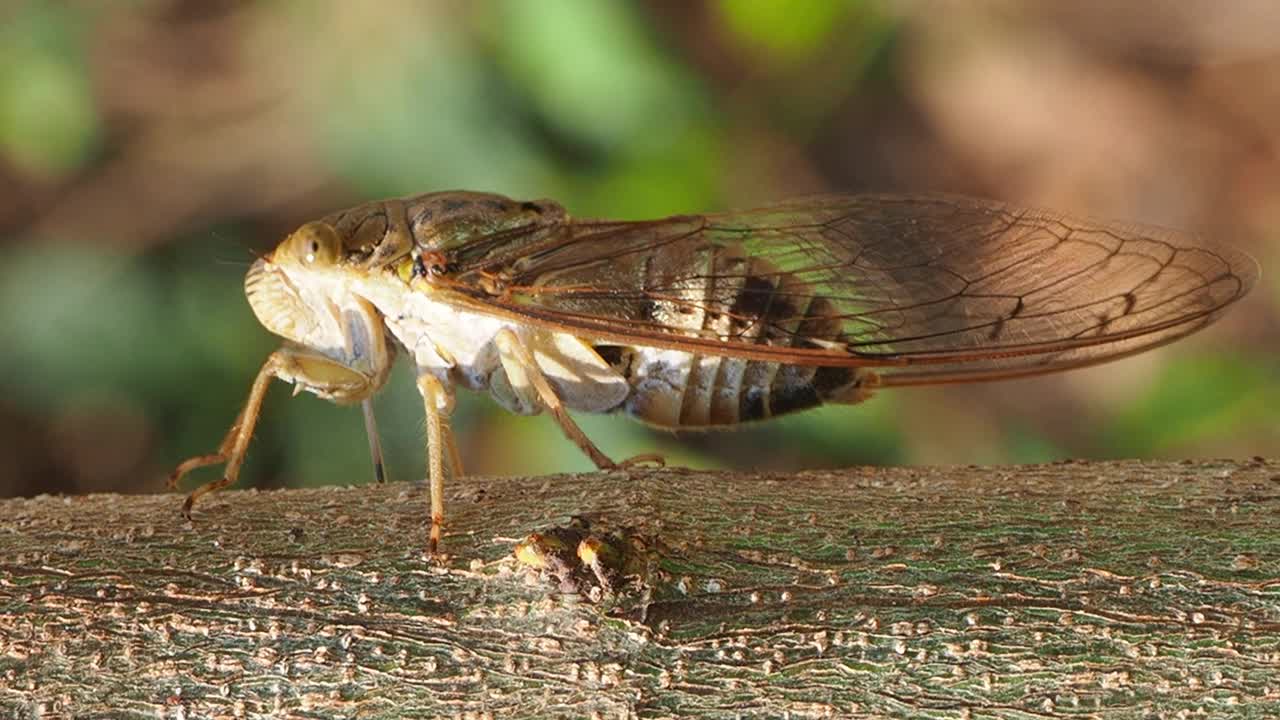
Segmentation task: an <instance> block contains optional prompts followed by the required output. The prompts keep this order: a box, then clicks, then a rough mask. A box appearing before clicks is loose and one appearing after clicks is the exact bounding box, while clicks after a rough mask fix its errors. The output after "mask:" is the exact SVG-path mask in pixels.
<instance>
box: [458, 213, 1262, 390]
mask: <svg viewBox="0 0 1280 720" xmlns="http://www.w3.org/2000/svg"><path fill="white" fill-rule="evenodd" d="M539 232H540V233H541V235H540V237H539V239H538V241H537V242H534V243H527V242H526V243H525V244H524V247H523V248H522V250H523V252H524V254H523V255H520V256H519V257H518V259H515V260H513V259H512V258H513V257H515V254H514V253H512V252H507V251H505V249H504V247H503V245H502V244H501V243H494V242H493V240H492V238H486V239H478V240H476V241H475V242H484V243H486V245H485V248H484V252H471V253H468V252H466V248H467V245H468V244H469V243H466V242H464V243H463V244H462V245H461V246H460V247H459V248H458V250H457V251H456V253H455V254H456V255H457V256H458V257H465V258H467V262H465V263H461V264H459V265H458V266H457V267H456V272H455V273H454V274H453V276H452V277H451V278H449V279H448V281H447V284H442V286H441V288H442V289H446V288H447V289H448V290H449V292H445V293H442V296H444V297H452V298H453V300H454V301H455V302H458V303H460V304H465V305H467V306H468V307H469V308H471V309H473V310H478V311H481V312H486V313H490V314H495V315H500V316H504V317H508V318H512V319H515V320H518V321H520V322H523V323H527V324H531V325H534V326H540V327H544V328H549V329H552V330H556V331H559V332H565V333H570V334H574V335H578V336H581V337H584V338H590V339H593V340H600V341H611V342H617V343H626V344H633V345H647V346H655V347H664V348H671V349H677V350H685V351H688V352H692V353H700V354H714V355H724V356H733V357H742V358H749V359H756V360H766V361H775V362H779V363H785V364H797V365H819V366H867V367H880V368H883V370H881V371H880V374H882V375H883V376H884V377H885V380H886V384H918V383H925V382H962V381H968V380H981V379H995V378H1001V377H1016V376H1021V375H1028V374H1037V373H1042V372H1051V371H1055V370H1059V369H1066V368H1071V367H1079V366H1084V365H1091V364H1095V363H1099V362H1103V361H1106V360H1111V359H1115V358H1118V357H1123V356H1126V355H1130V354H1133V353H1136V352H1139V351H1141V350H1144V349H1147V348H1149V347H1154V346H1156V345H1160V344H1164V343H1167V342H1169V341H1171V340H1174V339H1176V338H1178V337H1181V336H1183V335H1186V334H1188V333H1190V332H1193V331H1195V330H1197V329H1199V328H1201V327H1203V326H1205V325H1207V324H1208V323H1210V322H1212V321H1213V320H1214V319H1216V317H1217V316H1218V315H1219V314H1220V313H1221V312H1222V311H1223V310H1224V309H1225V308H1226V307H1227V306H1228V305H1230V304H1231V303H1233V302H1235V301H1236V300H1238V299H1239V298H1241V297H1243V296H1244V295H1245V294H1246V293H1247V292H1248V290H1249V289H1250V287H1251V286H1252V285H1253V284H1254V282H1255V281H1256V280H1257V277H1258V273H1259V271H1258V266H1257V263H1256V262H1255V261H1254V260H1253V259H1252V258H1250V257H1249V256H1248V255H1245V254H1244V253H1241V252H1239V251H1236V250H1233V249H1230V248H1227V247H1223V246H1218V245H1210V244H1206V243H1203V242H1201V241H1199V240H1198V239H1197V238H1196V237H1194V236H1192V235H1188V234H1183V233H1179V232H1176V231H1172V230H1166V229H1161V228H1154V227H1145V226H1138V225H1124V224H1116V223H1103V222H1096V221H1090V220H1081V219H1076V218H1071V217H1067V216H1063V215H1060V214H1055V213H1051V212H1045V211H1040V210H1031V209H1026V208H1020V207H1015V206H1012V205H1006V204H1003V203H998V202H992V201H985V200H977V199H972V198H964V197H954V196H947V195H854V196H838V195H837V196H820V197H814V198H808V199H801V200H796V201H791V202H788V203H784V204H780V205H776V206H772V207H767V208H762V209H758V210H751V211H745V212H731V213H724V214H719V215H688V216H675V217H671V218H667V219H665V220H653V221H642V222H613V221H581V220H578V221H565V222H564V224H562V225H561V226H560V227H558V228H555V229H551V230H548V229H546V228H543V229H541V230H539ZM481 274H483V275H484V276H485V278H487V279H488V282H490V284H488V285H485V286H484V287H482V286H481V284H480V283H479V282H478V281H476V278H478V277H480V275H481ZM497 276H500V277H502V278H504V282H505V284H504V286H503V287H502V288H501V291H500V292H494V289H493V286H492V284H491V280H492V278H493V277H497ZM895 377H899V378H900V380H895Z"/></svg>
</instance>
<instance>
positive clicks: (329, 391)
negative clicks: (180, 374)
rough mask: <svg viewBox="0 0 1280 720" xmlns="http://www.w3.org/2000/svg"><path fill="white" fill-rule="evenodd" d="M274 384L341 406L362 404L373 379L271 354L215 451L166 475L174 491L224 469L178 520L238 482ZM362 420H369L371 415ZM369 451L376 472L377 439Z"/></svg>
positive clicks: (325, 363)
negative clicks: (189, 477)
mask: <svg viewBox="0 0 1280 720" xmlns="http://www.w3.org/2000/svg"><path fill="white" fill-rule="evenodd" d="M273 378H279V379H281V380H284V381H285V382H293V383H295V385H296V386H297V387H298V388H299V389H304V388H305V389H307V390H309V391H311V392H314V393H316V394H317V395H320V396H321V397H328V398H333V399H337V400H339V401H345V402H355V401H361V400H366V399H368V398H369V396H371V395H372V394H373V392H374V391H375V390H376V389H377V384H376V379H375V377H374V376H373V375H371V374H369V373H367V372H364V371H361V370H359V369H356V368H353V367H350V366H347V365H344V364H342V363H340V362H338V361H336V360H333V359H332V358H329V357H325V356H323V355H319V354H317V353H314V352H312V351H309V350H305V349H302V348H298V347H293V346H289V347H284V348H281V349H279V350H277V351H275V352H273V353H271V355H270V356H268V357H267V361H266V362H265V363H263V365H262V369H261V370H259V371H258V376H257V377H256V378H254V381H253V386H252V387H251V388H250V390H249V399H248V400H247V401H246V402H245V404H244V409H243V410H241V411H240V414H239V415H238V416H237V417H236V421H235V422H234V423H232V425H231V429H230V430H228V431H227V435H226V437H225V438H223V440H222V444H221V445H219V446H218V450H217V451H216V452H213V453H209V454H208V455H197V456H195V457H192V458H189V459H187V460H185V461H183V462H182V463H180V464H179V465H178V466H177V467H176V468H174V469H173V472H171V473H169V479H168V484H169V488H170V489H174V490H176V489H177V487H178V482H179V481H180V480H181V479H182V478H183V476H185V475H186V474H187V473H189V472H191V471H192V470H196V469H198V468H202V467H206V466H209V465H218V464H224V465H225V467H224V469H223V472H222V477H221V478H218V479H217V480H212V481H210V482H207V483H205V484H204V485H201V486H200V487H198V488H196V489H195V490H193V491H192V492H191V494H189V495H187V499H186V502H184V503H183V504H182V515H183V517H186V518H188V519H190V518H191V508H192V507H193V506H194V505H195V502H196V500H198V499H200V497H202V496H204V495H207V494H209V493H211V492H215V491H217V490H221V489H222V488H224V487H227V486H228V485H231V484H233V483H234V482H235V481H236V478H238V477H239V475H240V466H241V465H242V464H243V463H244V456H245V453H246V452H247V451H248V449H249V441H250V440H251V439H252V438H253V429H254V426H255V425H257V423H258V415H259V414H260V413H261V411H262V400H263V398H264V397H266V394H267V386H268V385H270V383H271V380H272V379H273ZM367 417H371V413H370V415H369V416H367ZM375 432H376V429H375ZM371 447H372V448H374V449H373V452H374V453H375V460H374V462H375V465H377V466H378V467H380V466H381V457H380V455H381V453H380V450H381V447H380V445H379V444H378V443H377V441H376V439H375V440H371Z"/></svg>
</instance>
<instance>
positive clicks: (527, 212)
mask: <svg viewBox="0 0 1280 720" xmlns="http://www.w3.org/2000/svg"><path fill="white" fill-rule="evenodd" d="M564 214H565V213H564V209H563V208H562V207H561V206H560V205H558V204H556V203H554V202H551V201H548V200H539V201H518V200H512V199H511V198H508V197H505V196H502V195H496V194H493V193H478V192H465V191H449V192H436V193H426V194H423V195H414V196H411V197H404V198H394V199H391V200H380V201H377V202H370V203H365V204H364V205H359V206H357V207H354V208H351V209H349V210H344V211H342V212H338V213H334V214H332V215H329V216H327V217H325V218H323V220H322V221H323V222H326V223H328V224H330V225H332V226H333V228H334V229H335V230H336V231H337V232H338V234H339V236H341V237H342V238H343V246H344V249H345V250H346V253H347V259H348V262H351V263H353V264H358V265H361V266H363V267H366V268H378V267H385V266H394V265H397V264H398V263H401V262H402V261H404V260H405V259H406V258H410V257H411V256H416V255H418V254H420V253H422V252H441V251H444V252H446V253H447V252H448V251H449V250H451V249H453V248H454V247H455V246H457V245H458V244H459V243H461V242H463V241H474V240H475V239H476V238H484V237H495V238H500V237H502V234H503V231H504V230H509V229H513V228H519V227H523V226H527V225H529V224H530V223H535V222H555V221H558V220H559V219H560V218H563V217H564ZM468 245H469V246H474V245H476V243H474V242H468Z"/></svg>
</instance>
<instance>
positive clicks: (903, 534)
mask: <svg viewBox="0 0 1280 720" xmlns="http://www.w3.org/2000/svg"><path fill="white" fill-rule="evenodd" d="M448 493H449V497H448V503H447V508H448V512H449V523H450V524H449V527H448V528H447V529H448V531H449V532H448V534H447V535H446V538H445V549H446V550H447V551H448V552H449V553H451V556H450V557H449V558H447V559H446V560H445V561H444V562H443V563H432V562H428V561H426V560H425V559H424V558H423V556H422V548H423V547H424V545H425V541H426V532H427V526H428V524H429V519H428V513H427V509H426V499H425V497H424V494H423V491H422V489H421V488H420V487H416V486H408V485H394V484H393V485H385V486H365V487H357V488H348V489H331V488H326V489H314V490H289V491H276V492H252V491H250V492H225V493H221V494H218V495H215V496H213V497H211V498H208V500H207V501H205V502H202V503H201V504H200V505H198V506H197V507H196V512H195V520H194V522H191V523H187V522H184V521H182V520H181V519H180V518H179V516H178V508H179V506H180V504H181V498H179V497H177V496H173V495H161V496H132V497H123V496H116V495H109V496H89V497H75V498H60V497H40V498H35V499H29V500H8V501H4V502H3V503H0V521H2V527H0V708H2V709H4V710H5V711H6V716H7V715H8V714H10V713H11V714H14V715H18V716H23V715H35V714H37V713H40V712H43V713H45V714H58V713H62V714H71V715H77V716H79V715H93V714H101V713H118V714H120V715H123V716H129V715H131V714H132V715H136V716H139V717H141V716H147V717H155V716H156V715H157V713H159V714H161V715H165V714H171V715H178V714H180V713H185V714H186V715H187V716H193V715H195V716H236V715H253V714H258V713H273V712H274V713H281V714H285V713H287V714H302V715H306V714H308V713H310V714H312V715H315V716H333V715H346V716H356V715H359V716H361V717H366V716H381V715H386V716H389V717H390V716H394V717H404V716H421V717H428V716H437V715H457V716H462V715H463V714H465V713H468V712H471V713H476V715H475V716H476V717H481V716H485V717H487V716H493V717H506V716H510V715H513V714H521V715H539V716H557V715H572V716H589V715H591V714H592V713H597V714H598V715H600V716H603V717H628V716H633V715H635V716H645V717H649V716H680V717H691V716H693V717H699V716H706V717H711V716H729V715H733V714H735V713H738V714H747V715H753V714H754V715H768V716H778V715H782V714H784V713H787V712H790V713H791V714H792V715H793V716H801V717H810V716H815V717H828V716H830V717H836V716H847V715H856V714H865V715H890V716H919V715H928V716H931V717H1010V718H1013V717H1019V718H1021V717H1054V716H1058V715H1063V716H1068V715H1092V714H1101V713H1105V712H1107V711H1123V712H1122V714H1124V715H1126V716H1146V715H1148V714H1151V715H1161V716H1164V715H1174V714H1176V713H1177V712H1178V711H1182V710H1186V711H1196V710H1198V709H1201V708H1204V709H1205V710H1207V711H1209V712H1210V713H1211V714H1212V713H1213V712H1220V713H1222V714H1233V715H1234V714H1240V713H1244V714H1249V712H1250V711H1252V713H1253V714H1255V715H1258V716H1261V715H1267V714H1271V713H1275V712H1278V711H1280V680H1278V679H1277V678H1280V641H1278V640H1277V638H1278V637H1280V463H1277V462H1274V461H1271V462H1267V461H1262V460H1254V461H1246V462H1239V463H1238V462H1225V461H1223V462H1208V463H1148V462H1124V463H1105V464H1093V463H1068V464H1056V465H1046V466H1032V467H1018V468H896V469H881V468H859V469H853V470H842V471H831V472H819V473H804V474H799V475H742V474H728V473H702V472H688V471H676V470H665V471H650V470H645V471H631V472H620V473H612V474H591V475H579V476H560V477H552V478H464V479H461V480H457V481H454V482H453V483H452V484H451V486H450V487H449V489H448ZM573 516H580V517H584V518H587V519H588V520H589V521H591V523H592V530H593V531H594V532H595V534H596V535H597V536H599V537H602V538H604V539H605V542H606V546H607V547H615V548H622V549H625V551H626V553H627V554H628V556H629V557H630V563H629V565H628V567H629V568H630V570H631V571H634V572H636V573H637V574H638V577H633V578H631V579H630V580H629V581H626V580H624V579H623V578H614V579H613V580H612V581H611V582H610V583H608V585H609V587H610V589H612V590H613V591H614V592H612V593H602V592H601V590H602V586H598V585H599V584H598V582H597V581H595V580H593V579H592V578H593V577H594V576H593V575H591V574H588V573H585V572H583V571H581V569H572V568H570V569H568V570H566V569H564V568H563V567H561V569H560V570H559V571H558V572H553V573H543V574H542V575H539V574H538V573H536V572H534V571H532V570H530V569H528V568H527V567H523V566H521V565H520V564H519V563H517V562H516V561H515V560H514V559H513V557H512V549H513V545H514V543H515V541H517V540H519V539H521V538H524V537H525V536H526V535H527V534H528V533H530V532H533V531H546V530H548V529H553V528H555V527H557V526H565V525H568V524H570V518H571V517H573ZM609 531H619V532H624V533H625V537H623V538H622V539H619V536H618V535H609V534H608V532H609ZM561 537H564V536H561ZM568 544H569V545H572V544H573V543H572V542H569V543H568ZM538 557H545V556H538V555H537V553H534V559H535V560H536V559H537V558H538ZM566 557H568V558H569V559H568V560H565V561H564V563H567V564H568V565H570V566H572V565H573V563H575V562H577V560H576V559H574V558H572V556H571V555H569V556H566ZM562 564H563V563H562ZM574 578H576V579H574ZM583 578H587V579H586V580H583ZM571 590H578V591H580V592H578V593H577V594H575V593H573V592H566V591H571ZM592 597H598V598H599V599H596V600H593V599H592ZM1242 706H1249V708H1248V709H1246V708H1245V707H1242ZM484 713H487V714H488V715H484Z"/></svg>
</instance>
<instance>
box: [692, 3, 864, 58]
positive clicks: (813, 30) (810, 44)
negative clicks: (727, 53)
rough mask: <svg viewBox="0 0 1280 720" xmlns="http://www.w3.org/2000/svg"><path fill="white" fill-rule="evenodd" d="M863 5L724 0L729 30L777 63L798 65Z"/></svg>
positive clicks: (723, 12)
mask: <svg viewBox="0 0 1280 720" xmlns="http://www.w3.org/2000/svg"><path fill="white" fill-rule="evenodd" d="M861 4H862V3H850V2H842V1H840V0H799V1H798V2H788V1H786V0H720V3H719V4H718V6H717V7H718V9H719V11H720V17H721V18H722V19H723V21H724V24H725V27H726V28H728V29H729V30H730V31H731V32H732V33H733V34H734V35H735V36H736V37H737V38H738V39H739V40H741V41H742V42H743V43H744V44H745V45H747V46H750V47H757V48H761V49H763V50H765V51H767V52H769V53H770V54H771V55H773V56H774V57H775V58H776V59H779V60H783V61H795V60H799V59H802V58H804V57H805V56H808V55H810V54H811V53H813V52H814V51H815V50H817V49H818V48H819V47H821V45H822V43H823V41H824V40H826V38H827V37H828V36H829V35H831V33H832V32H834V31H835V30H836V28H837V27H839V26H840V21H841V20H842V19H843V18H844V17H845V16H847V15H848V14H849V10H850V8H851V7H854V6H855V5H861Z"/></svg>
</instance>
